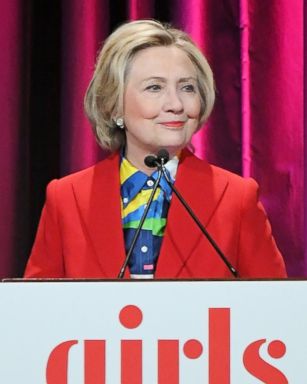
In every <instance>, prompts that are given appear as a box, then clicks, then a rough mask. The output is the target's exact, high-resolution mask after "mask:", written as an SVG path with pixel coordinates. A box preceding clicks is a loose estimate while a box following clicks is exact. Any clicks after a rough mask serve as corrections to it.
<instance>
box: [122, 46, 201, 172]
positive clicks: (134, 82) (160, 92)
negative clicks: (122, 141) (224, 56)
mask: <svg viewBox="0 0 307 384" xmlns="http://www.w3.org/2000/svg"><path fill="white" fill-rule="evenodd" d="M200 109H201V101H200V95H199V90H198V87H197V81H196V70H195V68H194V65H193V64H192V62H191V61H190V59H189V58H188V56H187V55H186V53H185V52H183V51H182V50H180V49H179V48H177V47H175V46H171V47H152V48H146V49H144V50H142V51H140V52H138V53H137V54H136V55H135V57H134V59H133V61H132V63H131V66H130V68H129V71H128V75H127V80H126V87H125V93H124V121H125V126H126V137H127V142H126V156H127V158H128V159H129V160H130V161H131V162H132V163H134V164H135V165H136V166H138V165H139V166H140V163H142V162H143V159H144V157H145V156H146V155H148V154H149V153H155V152H157V151H158V150H159V149H161V148H165V149H167V150H168V151H169V152H170V154H171V155H174V154H175V153H176V152H178V151H179V150H180V149H182V148H183V147H185V146H186V145H187V144H188V143H189V141H190V139H191V137H192V135H193V133H194V132H195V130H196V129H197V127H198V124H199V118H200Z"/></svg>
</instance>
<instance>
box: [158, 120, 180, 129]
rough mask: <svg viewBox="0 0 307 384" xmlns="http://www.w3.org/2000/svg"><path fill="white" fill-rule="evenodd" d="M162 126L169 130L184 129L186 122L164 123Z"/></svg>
mask: <svg viewBox="0 0 307 384" xmlns="http://www.w3.org/2000/svg"><path fill="white" fill-rule="evenodd" d="M160 124H162V125H165V126H166V127H169V128H182V127H183V126H184V124H185V122H184V121H163V122H161V123H160Z"/></svg>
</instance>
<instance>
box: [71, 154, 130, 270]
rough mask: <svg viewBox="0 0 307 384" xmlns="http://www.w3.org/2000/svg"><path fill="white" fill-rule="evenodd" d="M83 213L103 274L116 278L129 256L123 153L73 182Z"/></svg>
mask: <svg viewBox="0 0 307 384" xmlns="http://www.w3.org/2000/svg"><path fill="white" fill-rule="evenodd" d="M73 188H74V193H75V196H76V200H77V204H78V207H79V211H80V216H81V218H82V220H83V225H84V226H85V227H86V228H85V230H86V232H87V233H88V238H89V241H90V242H91V245H92V248H93V250H94V252H95V254H96V257H97V258H98V260H99V263H100V266H101V272H102V275H103V277H107V278H116V277H117V274H118V272H119V270H120V267H121V265H122V263H123V261H124V258H125V247H124V237H123V230H122V222H121V207H120V180H119V154H117V153H116V154H113V155H111V156H110V157H108V158H107V159H105V160H104V161H102V162H100V163H98V164H97V165H95V166H94V167H93V172H92V174H91V178H90V179H89V180H82V179H79V180H78V181H77V182H75V183H74V185H73Z"/></svg>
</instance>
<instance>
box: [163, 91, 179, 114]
mask: <svg viewBox="0 0 307 384" xmlns="http://www.w3.org/2000/svg"><path fill="white" fill-rule="evenodd" d="M164 110H165V111H166V112H173V113H176V114H178V113H181V112H182V111H183V102H182V100H181V98H180V95H179V94H178V91H177V89H168V91H167V92H166V94H165V100H164Z"/></svg>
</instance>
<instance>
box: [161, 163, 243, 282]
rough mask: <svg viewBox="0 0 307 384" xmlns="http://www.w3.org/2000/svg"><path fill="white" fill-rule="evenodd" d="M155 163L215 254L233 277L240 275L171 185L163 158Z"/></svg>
mask: <svg viewBox="0 0 307 384" xmlns="http://www.w3.org/2000/svg"><path fill="white" fill-rule="evenodd" d="M155 164H156V166H157V168H158V170H161V172H162V173H163V176H164V177H165V180H166V182H167V184H168V185H169V186H170V187H171V189H172V191H173V192H174V193H175V195H176V196H177V198H178V199H179V201H180V202H181V204H182V205H183V206H184V208H185V209H186V210H187V211H188V213H189V214H190V216H191V217H192V219H193V220H194V222H195V223H196V224H197V226H198V228H199V229H200V230H201V231H202V233H203V234H204V235H205V236H206V238H207V240H208V241H209V243H210V244H211V245H212V247H213V248H214V249H215V251H216V252H217V254H218V255H219V256H220V258H221V259H222V260H223V262H224V263H225V265H226V266H227V268H228V269H229V271H230V272H231V274H232V275H233V276H234V277H235V278H238V277H240V276H239V273H238V271H237V270H236V269H235V267H234V266H233V265H232V264H231V263H230V262H229V260H228V259H227V258H226V257H225V255H224V254H223V252H222V251H221V250H220V248H219V247H218V245H217V244H216V242H215V241H214V240H213V238H212V237H211V235H210V234H209V232H208V231H207V230H206V228H205V227H204V226H203V225H202V223H201V222H200V221H199V219H198V218H197V216H196V215H195V213H194V212H193V211H192V209H191V208H190V207H189V206H188V204H187V202H186V201H185V200H184V198H183V197H182V195H181V194H180V193H179V191H178V190H177V189H176V187H175V186H174V185H173V183H172V182H171V180H170V178H169V177H168V174H167V172H166V170H165V165H164V164H165V160H164V159H163V158H159V161H157V160H156V161H155Z"/></svg>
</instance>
